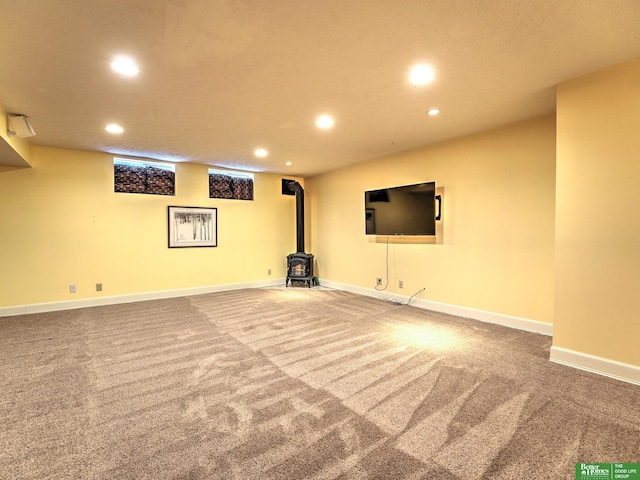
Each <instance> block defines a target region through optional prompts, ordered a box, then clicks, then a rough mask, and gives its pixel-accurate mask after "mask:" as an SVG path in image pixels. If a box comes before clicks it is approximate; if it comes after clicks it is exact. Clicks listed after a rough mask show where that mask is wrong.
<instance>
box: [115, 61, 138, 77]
mask: <svg viewBox="0 0 640 480" xmlns="http://www.w3.org/2000/svg"><path fill="white" fill-rule="evenodd" d="M111 68H113V69H114V70H115V71H116V72H118V73H120V74H122V75H126V76H127V77H135V76H136V75H137V74H138V72H139V71H140V69H139V68H138V66H137V65H136V63H135V62H134V61H133V60H132V59H131V58H129V57H116V58H115V59H114V60H113V62H111Z"/></svg>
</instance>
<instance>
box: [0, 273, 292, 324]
mask: <svg viewBox="0 0 640 480" xmlns="http://www.w3.org/2000/svg"><path fill="white" fill-rule="evenodd" d="M284 282H285V279H284V278H274V279H269V280H257V281H254V282H242V283H227V284H223V285H209V286H206V287H193V288H181V289H177V290H160V291H157V292H143V293H133V294H129V295H114V296H110V297H94V298H83V299H78V300H66V301H62V302H50V303H34V304H31V305H16V306H13V307H0V317H9V316H13V315H25V314H29V313H43V312H56V311H59V310H74V309H76V308H86V307H99V306H102V305H115V304H119V303H132V302H144V301H146V300H159V299H162V298H174V297H187V296H190V295H202V294H204V293H214V292H226V291H229V290H241V289H244V288H262V287H273V286H279V285H284Z"/></svg>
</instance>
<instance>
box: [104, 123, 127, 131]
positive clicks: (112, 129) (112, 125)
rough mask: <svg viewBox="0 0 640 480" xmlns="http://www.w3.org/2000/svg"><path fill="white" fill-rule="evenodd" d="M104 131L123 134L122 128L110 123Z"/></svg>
mask: <svg viewBox="0 0 640 480" xmlns="http://www.w3.org/2000/svg"><path fill="white" fill-rule="evenodd" d="M104 129H105V130H106V131H107V132H109V133H122V132H124V128H122V127H121V126H120V125H118V124H117V123H110V124H109V125H107V126H106V127H104Z"/></svg>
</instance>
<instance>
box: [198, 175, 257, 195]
mask: <svg viewBox="0 0 640 480" xmlns="http://www.w3.org/2000/svg"><path fill="white" fill-rule="evenodd" d="M209 198H228V199H232V200H253V174H252V173H244V172H231V171H229V170H215V169H213V168H210V169H209Z"/></svg>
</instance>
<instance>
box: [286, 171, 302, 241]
mask: <svg viewBox="0 0 640 480" xmlns="http://www.w3.org/2000/svg"><path fill="white" fill-rule="evenodd" d="M287 188H289V191H291V192H294V193H295V194H296V253H304V190H303V188H302V186H301V185H300V184H299V183H298V182H296V181H291V182H288V183H287Z"/></svg>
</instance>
